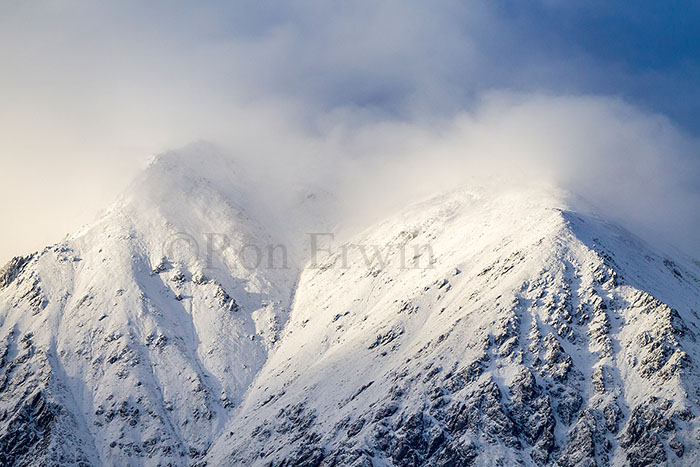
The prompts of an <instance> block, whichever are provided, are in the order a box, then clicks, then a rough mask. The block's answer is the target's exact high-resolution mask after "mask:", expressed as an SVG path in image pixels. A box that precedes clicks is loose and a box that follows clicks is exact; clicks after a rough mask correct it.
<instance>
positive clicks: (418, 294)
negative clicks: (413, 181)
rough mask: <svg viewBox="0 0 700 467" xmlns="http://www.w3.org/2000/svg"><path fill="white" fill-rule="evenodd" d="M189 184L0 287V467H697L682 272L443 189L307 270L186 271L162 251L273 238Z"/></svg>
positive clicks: (34, 261) (186, 252) (609, 239)
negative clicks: (197, 233) (202, 231)
mask: <svg viewBox="0 0 700 467" xmlns="http://www.w3.org/2000/svg"><path fill="white" fill-rule="evenodd" d="M170 169H172V170H170ZM164 173H165V174H167V177H174V178H175V179H176V180H178V182H177V183H175V182H172V183H174V184H181V183H184V182H182V180H181V179H180V178H178V177H180V175H181V174H180V173H179V171H178V169H177V168H168V170H166V171H165V172H164ZM159 174H160V175H159ZM161 175H162V174H161V173H160V172H159V173H158V174H157V176H156V181H159V182H162V183H171V182H167V180H169V178H166V179H165V180H166V181H163V180H161V178H160V177H161ZM149 180H150V179H149ZM186 180H187V179H186ZM178 186H179V185H178ZM192 190H193V191H192V192H191V193H189V194H188V196H184V195H183V196H180V195H177V191H175V192H173V191H166V193H165V194H164V193H160V192H159V193H156V194H153V195H152V196H153V199H151V198H148V199H151V203H150V204H147V206H149V208H148V209H147V210H146V211H145V212H144V211H141V210H140V209H141V208H139V210H137V209H136V208H135V207H134V205H133V204H130V203H126V204H124V205H122V206H121V208H120V209H118V210H115V211H113V212H112V213H111V214H110V215H109V216H108V217H107V218H105V219H103V220H102V221H100V222H99V223H98V224H96V225H95V226H93V227H92V228H91V229H89V230H88V231H86V232H85V233H83V234H82V235H80V236H77V237H75V238H73V239H71V240H69V241H66V242H64V243H62V244H60V245H56V246H53V247H50V248H47V249H45V250H44V251H42V252H40V253H38V254H36V255H32V256H29V257H26V258H16V259H14V260H13V261H12V262H11V263H10V264H9V265H8V266H6V267H5V268H4V269H3V271H2V273H1V274H0V464H1V465H66V464H70V465H86V466H87V465H105V464H106V465H198V466H204V465H273V466H337V465H351V466H377V465H395V466H418V465H429V466H471V465H503V466H510V465H527V466H529V465H559V466H562V467H564V466H571V467H574V466H593V465H600V466H604V465H640V466H641V465H664V464H666V465H671V464H674V465H689V466H690V465H698V463H700V443H699V442H698V436H699V434H700V431H699V430H700V426H699V425H698V421H697V417H696V416H697V414H698V410H699V407H698V398H699V397H700V389H698V387H699V384H698V383H699V382H700V374H699V372H698V367H697V362H698V358H699V357H700V356H699V355H698V352H699V351H700V348H699V347H698V346H699V345H700V344H699V343H698V342H697V336H698V333H699V332H700V329H699V328H698V325H699V324H700V319H699V318H698V315H697V306H698V303H700V291H699V290H698V277H700V270H699V269H698V266H697V265H695V264H694V263H693V262H692V261H685V260H682V259H679V258H673V259H670V258H668V257H667V255H662V254H659V253H657V252H655V251H654V250H653V249H652V248H650V247H648V246H646V245H645V244H643V243H642V242H640V241H639V240H637V239H636V238H635V237H634V236H632V235H631V234H629V233H628V232H625V231H622V230H620V229H618V228H616V227H613V226H609V225H606V224H605V223H603V222H601V221H599V220H596V219H593V218H591V217H584V216H580V215H577V214H574V213H572V212H570V211H567V210H561V209H558V207H559V206H560V205H559V204H558V203H559V202H558V201H557V199H556V198H553V197H551V196H550V195H543V194H533V193H518V194H505V195H499V196H493V195H487V194H484V193H471V192H466V191H459V192H454V193H450V194H447V195H444V196H441V197H439V198H436V199H434V200H432V201H429V202H426V203H423V204H420V205H417V206H415V207H413V208H410V209H408V210H407V211H405V212H403V213H401V214H399V215H397V216H395V217H393V218H390V219H388V220H386V221H385V222H382V223H380V224H378V225H377V226H375V227H374V228H372V229H369V230H367V231H365V232H364V233H363V234H362V235H360V236H358V237H357V238H355V239H353V240H352V242H350V244H351V245H355V246H354V247H350V248H348V249H347V251H346V253H347V255H346V254H345V253H341V252H340V251H334V252H333V253H332V254H331V255H329V256H328V257H326V258H324V259H323V260H322V262H321V263H320V264H319V265H318V267H307V268H306V269H304V270H303V271H302V272H301V274H300V276H298V273H299V271H298V270H297V269H295V268H289V269H265V268H259V269H255V270H249V269H246V268H243V267H239V266H241V264H240V262H238V263H237V261H239V259H237V258H236V256H235V254H234V253H233V252H232V250H234V248H231V250H222V251H220V256H219V257H217V258H214V259H211V258H209V259H211V260H212V261H213V263H211V262H209V261H194V262H192V261H189V260H188V258H192V256H193V254H194V251H193V250H194V249H195V248H194V247H193V245H191V244H189V243H188V242H183V241H180V240H178V241H177V242H176V241H169V242H163V238H171V237H172V236H173V235H178V233H180V232H182V231H183V229H184V226H189V225H193V224H195V225H197V224H203V225H207V226H208V228H210V229H211V228H215V229H218V230H220V231H226V232H235V233H236V235H235V236H234V235H232V236H231V237H232V238H231V239H230V240H229V241H230V242H231V244H232V245H233V246H235V245H245V244H248V243H250V242H252V241H256V240H259V239H261V238H262V239H265V241H270V238H271V237H272V235H271V234H270V233H269V232H267V231H265V229H264V228H263V227H262V225H263V224H264V223H263V222H262V221H259V220H255V219H252V218H251V217H249V215H248V214H247V213H246V211H245V210H244V209H242V208H241V207H240V206H237V205H235V204H234V203H232V202H231V198H230V197H227V196H228V195H227V196H224V195H223V194H222V193H221V192H220V191H218V190H215V189H214V188H213V186H210V185H208V184H207V183H198V184H193V185H192ZM173 193H175V194H173ZM193 193H194V194H193ZM166 195H167V196H166ZM164 200H165V201H164ZM169 202H172V203H173V204H172V205H170V204H168V203H169ZM142 204H143V203H141V205H142ZM180 212H188V213H189V215H190V216H191V218H187V219H181V218H178V217H174V216H175V213H180ZM217 223H218V224H217ZM212 225H213V226H214V227H211V226H212ZM362 245H365V246H370V245H371V246H378V247H377V248H378V250H376V251H370V252H368V251H364V250H362V248H361V246H362ZM379 245H381V246H379ZM426 245H427V246H429V247H430V248H426ZM373 256H374V257H375V261H374V262H371V261H370V262H369V263H368V258H372V257H373ZM377 258H382V260H381V261H377V260H376V259H377ZM411 258H412V259H413V260H415V263H411V262H410V261H409V260H410V259H411ZM209 259H208V260H209ZM416 264H418V266H416ZM212 265H215V266H216V267H211V266H212ZM346 265H347V267H346ZM293 292H294V300H293V301H292V293H293Z"/></svg>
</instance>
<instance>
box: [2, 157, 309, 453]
mask: <svg viewBox="0 0 700 467" xmlns="http://www.w3.org/2000/svg"><path fill="white" fill-rule="evenodd" d="M211 149H212V148H210V147H208V146H195V147H192V148H188V150H187V151H185V152H184V153H173V154H168V155H165V156H162V157H160V158H158V159H156V160H155V161H153V163H152V164H151V165H150V166H149V168H148V169H147V170H146V172H145V173H144V174H143V175H142V176H141V177H140V178H139V179H138V180H136V181H135V182H134V184H133V186H132V187H131V188H130V189H129V190H128V191H127V192H126V193H125V195H124V196H123V197H122V198H121V199H120V200H119V201H118V202H117V203H116V204H115V205H114V206H113V207H112V208H111V209H109V210H108V211H107V212H106V213H104V215H103V216H102V217H101V219H100V220H99V221H98V222H96V223H95V224H94V225H92V226H89V227H88V228H86V229H85V230H84V231H82V232H80V233H78V234H77V235H76V236H74V237H72V238H70V239H68V240H66V241H64V242H62V243H60V244H58V245H55V246H52V247H49V248H46V249H45V250H44V251H42V252H40V253H38V254H35V255H32V256H31V257H29V258H26V259H23V260H18V263H22V264H15V265H14V267H10V268H9V271H8V274H7V277H8V279H10V278H11V276H13V275H16V277H14V280H11V281H10V280H8V282H10V283H9V284H7V285H6V286H5V287H3V288H2V290H0V355H3V359H2V367H3V369H2V370H1V372H0V386H1V387H2V392H1V395H0V433H2V438H0V453H1V454H0V457H2V458H1V459H0V464H6V463H12V461H13V460H14V461H15V462H17V463H23V462H26V461H27V460H28V459H34V458H37V456H43V457H44V458H46V459H49V460H61V461H63V460H65V461H71V460H75V461H78V460H82V461H85V462H87V463H90V464H98V463H106V464H111V465H125V464H128V463H131V464H133V465H141V464H142V463H144V462H146V463H148V464H152V465H156V464H158V463H168V462H170V463H175V464H182V463H184V462H185V460H186V459H189V460H192V459H197V458H199V457H200V456H201V455H202V454H203V453H204V452H205V451H206V450H207V448H208V446H209V443H210V441H211V439H212V438H213V437H214V435H215V434H216V433H217V432H218V431H219V430H220V429H221V428H222V427H223V426H224V425H225V423H226V422H227V421H228V418H229V416H230V413H231V410H232V407H234V406H235V405H236V404H237V403H238V402H239V401H240V400H241V398H242V396H243V394H244V393H245V391H246V389H247V387H248V385H249V384H250V382H251V381H252V380H253V378H254V376H255V375H256V373H257V372H258V370H259V369H260V368H261V367H262V365H263V363H264V362H265V360H266V358H267V352H268V350H269V348H270V347H271V345H272V343H273V342H274V341H275V340H276V338H277V334H278V332H279V331H280V330H281V329H282V326H283V325H284V322H285V320H286V319H287V314H288V309H289V304H290V300H291V291H292V289H293V286H294V283H295V281H296V279H297V275H298V266H297V264H296V262H295V261H297V260H295V257H294V255H295V254H296V253H295V252H294V251H290V252H289V256H290V257H289V263H288V268H287V269H282V268H273V269H269V268H265V267H254V266H255V263H254V262H253V261H252V260H250V259H246V258H244V257H241V256H240V255H239V253H240V251H241V247H242V246H243V245H260V248H261V249H262V248H264V247H265V246H266V245H268V244H277V243H278V242H279V240H277V239H275V238H273V237H272V235H271V233H270V232H269V230H267V229H266V228H263V227H262V225H263V222H264V221H265V216H264V213H261V212H262V211H263V210H262V207H260V206H258V205H253V204H251V201H249V199H250V192H246V191H245V189H246V187H245V181H244V176H243V175H241V173H240V171H239V170H237V169H236V168H235V167H233V166H232V164H231V163H230V162H229V161H228V160H226V159H225V158H222V157H219V156H217V155H216V153H215V152H213V151H212V150H211ZM249 212H255V213H261V215H260V216H259V217H253V216H250V215H249V214H248V213H249ZM207 233H217V234H225V235H226V238H227V240H226V241H227V242H228V243H227V245H228V247H227V248H226V249H223V248H220V245H219V243H216V244H214V245H213V247H212V249H213V253H212V255H211V260H209V259H207V252H206V239H205V234H207ZM215 240H216V241H217V242H222V241H224V240H223V237H221V236H218V237H216V238H215ZM191 241H194V242H196V243H192V242H191ZM290 250H291V249H290ZM209 263H210V264H209ZM37 405H40V407H37ZM42 416H43V417H44V418H45V419H46V420H42V419H40V417H42Z"/></svg>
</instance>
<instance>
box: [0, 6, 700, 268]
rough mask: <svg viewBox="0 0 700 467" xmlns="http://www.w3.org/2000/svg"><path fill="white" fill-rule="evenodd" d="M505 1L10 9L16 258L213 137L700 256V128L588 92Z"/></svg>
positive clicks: (290, 170) (6, 96)
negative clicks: (553, 207) (552, 194)
mask: <svg viewBox="0 0 700 467" xmlns="http://www.w3.org/2000/svg"><path fill="white" fill-rule="evenodd" d="M491 4H492V2H482V1H471V2H457V1H445V2H438V3H437V4H436V3H430V4H429V3H424V2H415V3H414V2H391V1H390V2H357V3H353V4H352V5H350V4H346V3H344V4H342V5H341V4H331V3H327V2H314V1H304V2H298V3H295V4H294V6H290V5H286V6H282V5H277V4H276V5H274V6H273V5H272V4H269V5H265V4H264V3H260V2H237V3H236V4H235V5H225V4H223V3H218V2H206V3H198V4H197V5H196V6H193V5H191V4H189V3H185V2H182V3H179V2H167V3H158V2H149V3H148V4H142V3H141V2H115V3H113V4H109V5H108V4H106V3H100V4H98V3H96V2H85V3H83V2H31V3H27V2H14V3H11V2H3V3H0V13H1V14H0V63H1V66H2V73H0V100H1V102H0V128H1V129H2V131H1V132H0V167H1V168H2V170H0V199H3V200H4V201H3V202H2V203H0V216H1V217H2V219H3V227H4V228H3V229H2V230H1V231H0V262H4V260H6V259H9V257H11V256H12V255H15V254H20V253H25V252H27V251H30V250H32V249H38V248H40V247H41V246H43V245H44V244H48V243H51V242H54V241H56V240H58V239H60V238H61V237H62V236H63V235H64V234H65V233H67V232H70V231H74V230H76V229H77V228H78V227H79V226H80V224H82V223H84V222H88V221H89V220H91V218H92V216H93V215H94V213H96V212H97V210H98V209H100V208H101V207H103V206H104V205H105V204H107V203H108V202H109V201H110V199H111V198H112V197H114V195H115V194H116V193H117V192H118V191H119V190H120V189H121V188H122V187H124V186H125V185H126V184H127V181H128V180H129V179H130V178H131V177H132V176H133V175H134V174H135V173H136V172H137V171H138V169H139V168H140V167H141V166H142V165H143V163H144V161H145V160H146V158H147V156H148V155H149V154H152V153H156V152H161V151H165V150H167V149H172V148H177V147H180V146H182V145H185V144H187V143H189V142H190V141H193V140H198V139H205V140H211V141H214V142H217V143H220V144H222V145H224V146H227V147H231V148H234V149H232V152H235V153H236V154H238V155H239V157H242V158H243V159H244V160H245V161H246V163H249V164H256V163H257V164H259V163H260V162H261V161H262V162H263V163H264V164H265V166H266V167H276V168H277V172H278V173H272V174H270V175H271V176H272V177H274V178H276V179H278V180H279V179H281V178H284V177H291V178H293V179H302V178H306V179H310V181H312V182H315V183H317V184H321V185H323V184H328V185H333V186H334V187H337V186H345V187H347V189H346V190H345V191H344V193H345V196H347V197H348V198H349V199H352V200H353V202H354V203H357V204H356V206H357V208H356V209H355V210H364V209H369V206H374V207H377V209H388V208H389V207H390V206H395V205H399V204H402V203H403V202H404V201H405V200H407V199H411V198H413V197H415V196H418V195H420V194H424V193H427V192H429V191H431V190H437V189H444V188H445V187H446V186H450V185H454V184H459V183H462V182H463V181H464V180H467V179H468V178H472V179H473V178H474V177H476V178H478V179H482V180H484V179H493V178H494V177H498V179H499V180H503V181H500V182H499V183H516V182H522V183H543V184H552V185H556V186H561V187H564V188H566V189H569V190H571V191H573V192H575V193H579V194H581V195H582V196H584V197H586V198H588V199H590V200H591V202H592V203H594V204H596V205H598V206H599V207H600V209H602V210H603V211H604V214H606V215H608V216H611V217H613V218H616V219H618V220H620V221H622V222H623V223H625V224H626V225H627V226H629V227H630V228H632V229H633V230H643V231H644V232H648V233H649V234H653V235H661V236H664V237H666V238H669V239H671V240H672V241H673V242H675V243H678V244H680V245H682V246H683V247H684V248H686V249H688V250H690V251H693V252H698V251H700V248H698V245H697V242H696V241H695V239H694V236H695V232H696V230H697V228H698V227H700V219H699V215H698V213H700V209H698V208H700V205H699V203H698V199H699V198H698V191H699V189H700V173H698V163H697V160H698V156H697V154H698V143H697V141H696V140H695V139H694V137H692V136H691V135H688V134H684V133H683V132H682V131H681V130H679V129H677V125H676V124H675V123H674V122H672V121H670V120H668V119H667V118H664V117H663V116H660V115H657V114H654V113H653V112H651V111H649V110H646V109H644V108H643V106H638V107H635V106H632V105H629V104H625V103H624V102H623V100H622V99H620V98H617V97H596V96H595V95H593V94H591V93H590V91H591V89H592V88H595V86H592V85H590V83H591V82H598V81H600V80H601V76H604V75H605V72H606V68H605V66H604V65H603V64H601V63H599V62H598V61H597V60H596V57H593V56H590V55H589V54H586V53H584V52H582V51H578V50H576V49H575V48H572V49H562V48H561V47H558V48H557V47H553V48H552V50H550V49H548V48H547V47H544V45H547V43H548V39H549V38H548V37H547V32H546V31H542V35H541V37H533V36H531V34H532V30H531V28H524V27H519V23H518V22H517V18H516V19H515V20H514V19H513V18H508V17H507V15H504V14H502V12H501V11H500V10H499V9H498V8H497V7H493V6H491ZM620 73H621V72H620V71H619V70H614V73H612V72H611V74H614V75H616V76H619V74H620ZM633 78H634V76H626V77H625V79H624V80H621V82H628V81H629V80H631V79H633ZM616 82H617V81H616ZM611 83H612V81H611V82H609V83H607V86H604V87H603V88H605V89H609V88H610V87H611ZM613 84H614V83H613ZM622 91H623V90H621V92H620V94H623V95H624V92H622ZM664 92H665V93H668V90H665V91H664ZM388 180H391V181H392V183H388Z"/></svg>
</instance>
